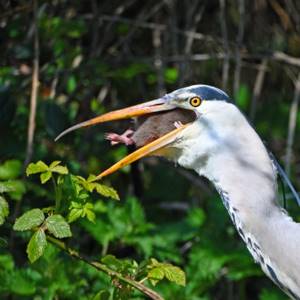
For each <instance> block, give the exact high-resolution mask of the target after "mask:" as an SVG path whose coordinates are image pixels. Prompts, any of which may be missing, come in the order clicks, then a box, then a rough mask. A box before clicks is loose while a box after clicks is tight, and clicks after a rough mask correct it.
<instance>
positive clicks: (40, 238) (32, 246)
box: [26, 229, 47, 263]
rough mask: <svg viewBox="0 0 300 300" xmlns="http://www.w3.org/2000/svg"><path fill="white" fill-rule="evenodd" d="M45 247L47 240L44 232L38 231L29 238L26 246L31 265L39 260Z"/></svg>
mask: <svg viewBox="0 0 300 300" xmlns="http://www.w3.org/2000/svg"><path fill="white" fill-rule="evenodd" d="M46 246H47V240H46V235H45V232H44V230H42V229H39V230H38V231H36V232H35V233H34V234H33V236H32V237H31V239H30V241H29V243H28V245H27V250H26V252H27V255H28V258H29V260H30V262H31V263H33V262H35V261H36V260H37V259H38V258H40V257H41V256H42V255H43V253H44V251H45V248H46Z"/></svg>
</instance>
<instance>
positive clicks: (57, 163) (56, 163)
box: [49, 160, 61, 169]
mask: <svg viewBox="0 0 300 300" xmlns="http://www.w3.org/2000/svg"><path fill="white" fill-rule="evenodd" d="M60 163H61V161H60V160H55V161H53V162H52V163H51V164H50V165H49V169H53V168H54V167H56V166H57V165H59V164H60Z"/></svg>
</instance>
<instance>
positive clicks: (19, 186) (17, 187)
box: [7, 179, 26, 201]
mask: <svg viewBox="0 0 300 300" xmlns="http://www.w3.org/2000/svg"><path fill="white" fill-rule="evenodd" d="M7 185H8V186H10V188H11V191H10V192H9V196H10V197H11V198H12V199H13V200H16V201H20V200H21V199H22V197H23V195H24V194H25V193H26V187H25V183H24V182H23V181H22V180H18V179H15V180H9V181H8V182H7Z"/></svg>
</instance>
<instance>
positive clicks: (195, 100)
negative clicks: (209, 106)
mask: <svg viewBox="0 0 300 300" xmlns="http://www.w3.org/2000/svg"><path fill="white" fill-rule="evenodd" d="M201 102H202V100H201V98H200V97H193V98H191V99H190V104H191V105H192V106H193V107H197V106H199V105H200V104H201Z"/></svg>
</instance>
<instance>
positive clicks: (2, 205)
mask: <svg viewBox="0 0 300 300" xmlns="http://www.w3.org/2000/svg"><path fill="white" fill-rule="evenodd" d="M8 214H9V207H8V203H7V201H6V200H5V199H4V198H3V197H2V196H0V225H2V224H3V223H4V221H5V218H6V217H7V216H8Z"/></svg>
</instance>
